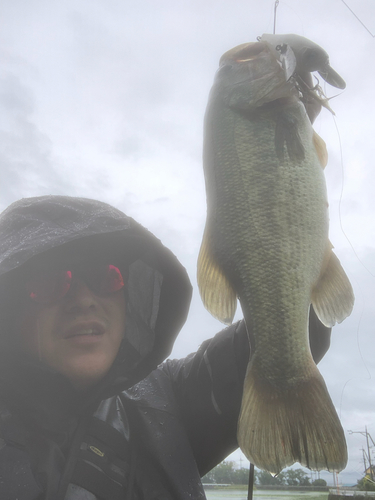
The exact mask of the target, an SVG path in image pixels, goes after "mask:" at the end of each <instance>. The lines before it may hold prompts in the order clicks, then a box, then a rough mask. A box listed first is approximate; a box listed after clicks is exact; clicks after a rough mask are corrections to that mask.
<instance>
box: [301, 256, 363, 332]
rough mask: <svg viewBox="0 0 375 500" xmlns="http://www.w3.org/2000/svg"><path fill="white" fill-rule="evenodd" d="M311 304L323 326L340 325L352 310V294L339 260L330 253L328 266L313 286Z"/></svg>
mask: <svg viewBox="0 0 375 500" xmlns="http://www.w3.org/2000/svg"><path fill="white" fill-rule="evenodd" d="M311 302H312V305H313V307H314V311H315V312H316V314H317V316H318V318H319V319H320V321H321V322H322V323H323V324H324V325H325V326H329V327H331V326H333V325H334V324H335V323H336V322H337V323H341V322H342V321H343V320H344V319H345V318H346V317H347V316H349V315H350V313H351V312H352V310H353V306H354V292H353V288H352V285H351V284H350V281H349V278H348V277H347V275H346V273H345V271H344V269H343V268H342V266H341V264H340V261H339V259H338V258H337V257H336V255H335V254H334V253H333V252H332V251H330V255H329V260H328V264H327V266H326V267H325V269H324V272H323V273H322V274H321V276H320V278H319V280H318V282H317V284H316V285H315V287H314V289H313V292H312V295H311Z"/></svg>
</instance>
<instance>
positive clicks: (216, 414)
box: [0, 196, 330, 500]
mask: <svg viewBox="0 0 375 500" xmlns="http://www.w3.org/2000/svg"><path fill="white" fill-rule="evenodd" d="M190 298H191V285H190V282H189V279H188V276H187V273H186V271H185V269H184V268H183V267H182V265H181V264H180V263H179V262H178V260H177V259H176V257H175V256H174V255H173V254H172V253H171V252H170V251H169V250H168V249H167V248H165V247H164V246H163V245H162V244H161V242H160V241H159V240H158V239H157V238H156V237H155V236H154V235H153V234H151V233H150V232H149V231H147V230H146V229H145V228H143V227H142V226H141V225H140V224H138V223H137V222H135V221H134V220H133V219H131V218H130V217H127V216H126V215H125V214H123V213H122V212H120V211H119V210H117V209H115V208H113V207H111V206H110V205H107V204H105V203H102V202H99V201H94V200H89V199H83V198H71V197H66V196H41V197H36V198H28V199H22V200H20V201H18V202H15V203H13V204H12V205H11V206H10V207H8V209H6V210H5V211H4V212H3V213H2V214H1V215H0V498H1V499H2V500H16V499H17V500H125V499H126V500H169V499H170V500H172V499H173V500H188V499H189V500H191V499H204V498H205V494H204V490H203V487H202V484H201V480H200V477H201V476H203V475H204V474H206V473H207V472H208V471H209V470H211V469H212V468H213V467H214V466H215V465H217V464H218V463H220V462H221V461H222V460H223V459H224V458H225V457H226V456H227V455H228V454H229V453H231V452H232V451H234V450H235V449H236V448H237V447H238V444H237V440H236V429H237V419H238V414H239V410H240V404H241V397H242V385H243V380H244V376H245V372H246V367H247V363H248V360H249V356H250V353H251V349H250V344H249V339H248V335H249V338H250V341H251V331H250V332H247V331H246V327H245V325H244V323H243V322H239V323H236V324H235V325H232V326H230V327H229V328H226V329H225V330H223V331H221V332H220V333H218V334H217V335H216V336H215V337H214V338H213V339H210V340H207V341H205V342H204V343H203V344H202V345H201V346H200V348H199V349H198V351H197V352H196V353H194V354H192V355H190V356H187V357H186V358H185V359H181V360H167V361H164V360H165V359H166V358H167V356H168V355H169V354H170V352H171V349H172V346H173V342H174V340H175V338H176V336H177V335H178V333H179V331H180V329H181V327H182V325H183V324H184V322H185V320H186V316H187V313H188V309H189V303H190ZM329 337H330V329H328V328H326V327H324V326H323V325H322V324H321V323H320V322H319V321H318V319H317V318H316V316H315V315H314V313H313V312H312V313H311V314H310V343H311V348H312V352H313V355H314V357H315V360H316V361H318V360H319V359H320V358H321V357H322V356H323V355H324V353H325V352H326V350H327V349H328V346H329ZM163 361H164V362H163Z"/></svg>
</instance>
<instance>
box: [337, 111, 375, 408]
mask: <svg viewBox="0 0 375 500" xmlns="http://www.w3.org/2000/svg"><path fill="white" fill-rule="evenodd" d="M332 118H333V122H334V124H335V128H336V132H337V137H338V140H339V147H340V164H341V175H342V182H341V192H340V199H339V220H340V227H341V231H342V232H343V234H344V236H345V238H346V240H347V241H348V243H349V245H350V246H351V248H352V250H353V252H354V255H355V256H356V257H357V260H358V262H359V263H360V264H361V265H362V266H363V267H364V268H365V269H366V271H367V272H368V273H369V274H370V275H371V276H373V277H375V276H374V275H373V274H372V272H371V271H370V270H369V269H368V268H367V267H366V266H365V264H364V263H363V262H362V261H361V259H360V258H359V256H358V254H357V252H356V250H355V248H354V246H353V245H352V243H351V241H350V239H349V238H348V236H347V234H346V233H345V230H344V228H343V225H342V218H341V203H342V199H343V194H344V180H345V175H344V158H343V152H342V143H341V135H340V131H339V128H338V125H337V121H336V118H335V116H334V115H332ZM358 289H359V292H360V294H361V296H362V310H361V314H360V317H359V321H358V326H357V334H356V339H357V348H358V352H359V356H360V358H361V360H362V363H363V366H364V367H365V369H366V371H367V374H368V377H367V378H365V379H363V377H360V378H350V379H349V380H347V381H346V382H345V384H344V386H343V388H342V391H341V397H340V407H339V414H340V418H341V409H342V401H343V397H344V391H345V389H346V386H347V385H348V384H349V383H350V382H352V381H353V380H371V379H372V376H371V372H370V370H369V368H368V366H367V364H366V361H365V359H364V357H363V354H362V351H361V346H360V343H359V332H360V327H361V322H362V317H363V313H364V310H365V303H366V299H365V296H364V294H363V292H362V288H361V286H360V285H359V283H358Z"/></svg>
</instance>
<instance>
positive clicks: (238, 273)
mask: <svg viewBox="0 0 375 500" xmlns="http://www.w3.org/2000/svg"><path fill="white" fill-rule="evenodd" d="M273 37H274V38H273ZM275 37H276V38H275ZM260 40H261V41H260V42H255V43H246V44H243V45H240V46H238V47H235V48H234V49H231V50H230V51H228V52H226V53H225V54H224V55H223V56H222V57H221V60H220V67H219V70H218V72H217V75H216V78H215V82H214V85H213V87H212V90H211V93H210V98H209V103H208V106H207V111H206V116H205V138H204V170H205V179H206V193H207V221H206V227H205V232H204V237H203V241H202V246H201V250H200V254H199V259H198V285H199V289H200V293H201V297H202V300H203V302H204V304H205V306H206V307H207V309H208V310H209V311H210V312H211V313H212V314H213V316H215V317H216V318H218V319H220V320H221V321H223V322H224V323H230V322H231V321H232V319H233V316H234V313H235V309H236V303H237V297H238V298H239V300H240V303H241V307H242V311H243V314H244V318H245V322H246V325H247V328H248V330H249V331H250V330H251V332H252V335H253V337H254V339H255V351H254V353H253V355H252V357H251V360H250V362H249V365H248V370H247V375H246V379H245V384H244V393H243V400H242V408H241V413H240V418H239V423H238V441H239V444H240V446H241V449H242V450H243V452H244V453H245V455H246V456H247V457H248V458H249V460H250V461H251V462H253V463H254V464H255V465H256V466H258V467H260V468H262V469H265V470H268V471H270V472H272V473H278V472H280V470H282V469H283V468H284V467H286V466H288V465H291V464H293V463H294V462H297V461H298V462H300V463H301V464H302V465H305V466H307V467H309V468H311V469H315V470H320V469H328V470H341V469H343V468H344V467H345V465H346V461H347V451H346V443H345V437H344V432H343V429H342V427H341V424H340V421H339V419H338V416H337V414H336V411H335V408H334V406H333V404H332V401H331V399H330V396H329V394H328V391H327V388H326V385H325V383H324V380H323V378H322V376H321V375H320V373H319V371H318V369H317V367H316V365H315V363H314V361H313V359H312V356H311V353H310V349H309V343H308V323H309V309H310V304H312V306H313V308H314V311H315V313H316V314H317V316H318V318H319V319H320V321H321V322H322V323H323V324H324V325H326V326H333V325H334V324H335V323H336V322H341V321H342V320H343V319H345V317H346V316H348V315H349V314H350V313H351V310H352V308H353V303H354V295H353V291H352V287H351V285H350V283H349V280H348V278H347V276H346V274H345V272H344V270H343V269H342V267H341V265H340V262H339V260H338V259H337V257H336V256H335V255H334V253H333V252H332V245H331V244H330V242H329V240H328V202H327V194H326V185H325V179H324V173H323V167H324V166H325V164H326V162H327V152H326V148H325V143H324V141H323V140H322V139H321V138H320V137H319V136H318V135H317V134H316V133H315V132H314V130H313V128H312V125H311V122H312V121H313V119H314V118H315V117H316V115H317V113H319V111H320V107H321V103H320V102H319V98H317V99H316V102H318V105H317V104H316V102H315V101H314V99H315V98H313V99H312V98H311V95H309V96H307V98H306V94H305V95H304V91H303V89H301V85H299V83H298V80H299V79H302V80H303V81H304V82H305V84H306V86H307V87H308V88H310V85H311V83H312V79H311V75H310V72H311V71H315V70H318V71H319V73H320V74H321V76H322V77H323V78H325V79H326V81H327V82H329V83H331V84H334V85H336V86H337V87H339V88H344V87H345V82H344V81H343V80H342V79H341V77H340V76H339V75H338V74H337V73H336V72H334V70H333V69H332V68H331V67H330V65H329V61H328V56H327V54H326V52H325V51H323V49H321V48H320V47H319V46H317V45H316V44H313V42H310V41H309V40H306V39H305V38H303V37H298V36H297V35H277V36H276V35H263V36H262V37H261V39H260ZM307 42H308V43H307ZM282 46H284V48H283V50H280V47H282ZM303 47H305V48H306V47H307V48H308V49H309V50H302V49H303ZM290 50H291V51H292V52H290ZM314 57H315V58H314ZM311 87H312V86H311ZM310 90H311V92H312V93H314V89H313V88H311V89H310ZM317 97H319V96H317ZM311 99H312V100H313V101H314V102H311ZM318 108H319V109H318ZM308 114H309V116H310V119H309V116H308Z"/></svg>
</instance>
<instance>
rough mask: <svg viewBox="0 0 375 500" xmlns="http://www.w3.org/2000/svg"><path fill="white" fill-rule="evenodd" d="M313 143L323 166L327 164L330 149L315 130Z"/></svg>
mask: <svg viewBox="0 0 375 500" xmlns="http://www.w3.org/2000/svg"><path fill="white" fill-rule="evenodd" d="M313 144H314V147H315V151H316V154H317V155H318V159H319V161H320V164H321V165H322V167H323V168H325V167H326V166H327V163H328V151H327V146H326V143H325V142H324V141H323V139H322V138H321V137H320V135H319V134H317V133H316V132H315V130H313Z"/></svg>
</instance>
